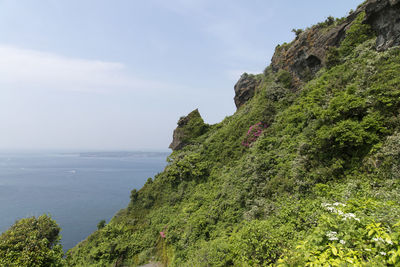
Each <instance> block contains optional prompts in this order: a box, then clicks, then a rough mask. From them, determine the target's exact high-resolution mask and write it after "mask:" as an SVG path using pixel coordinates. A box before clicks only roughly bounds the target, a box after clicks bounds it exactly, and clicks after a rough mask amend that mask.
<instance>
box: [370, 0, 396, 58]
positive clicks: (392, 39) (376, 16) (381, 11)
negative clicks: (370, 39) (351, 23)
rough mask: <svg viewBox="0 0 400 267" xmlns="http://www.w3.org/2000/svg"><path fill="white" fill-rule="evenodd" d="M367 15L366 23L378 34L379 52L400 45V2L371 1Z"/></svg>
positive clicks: (392, 0)
mask: <svg viewBox="0 0 400 267" xmlns="http://www.w3.org/2000/svg"><path fill="white" fill-rule="evenodd" d="M365 13H366V19H365V21H366V23H368V24H370V25H371V26H372V28H373V29H374V30H375V32H376V35H377V40H376V49H377V50H378V51H382V50H386V49H388V48H390V47H392V46H397V45H400V0H370V1H368V2H367V3H366V4H365Z"/></svg>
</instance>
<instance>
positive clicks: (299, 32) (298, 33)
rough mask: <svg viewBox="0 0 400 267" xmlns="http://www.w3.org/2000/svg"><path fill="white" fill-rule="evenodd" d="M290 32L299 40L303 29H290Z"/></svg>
mask: <svg viewBox="0 0 400 267" xmlns="http://www.w3.org/2000/svg"><path fill="white" fill-rule="evenodd" d="M292 32H293V33H294V34H296V39H297V38H299V36H300V34H302V33H303V32H304V30H303V29H292Z"/></svg>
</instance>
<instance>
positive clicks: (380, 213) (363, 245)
mask: <svg viewBox="0 0 400 267" xmlns="http://www.w3.org/2000/svg"><path fill="white" fill-rule="evenodd" d="M363 16H364V14H362V13H361V14H360V15H359V17H358V18H357V19H356V20H355V21H354V22H353V24H352V26H351V27H350V29H349V30H348V34H347V36H346V38H345V39H344V41H343V42H342V45H341V46H340V47H338V48H332V49H330V51H329V53H328V55H327V67H326V68H324V69H322V70H320V71H319V72H318V73H317V75H316V77H314V78H313V79H312V80H310V81H309V82H307V83H306V84H304V86H303V87H302V88H301V89H300V90H297V91H293V90H292V89H291V88H292V81H291V76H290V73H288V72H287V71H283V70H281V71H278V72H273V71H271V70H270V69H269V68H267V69H266V71H265V72H264V74H263V75H258V76H257V79H262V82H261V83H260V86H259V87H258V88H257V91H256V94H255V96H254V98H253V99H251V101H249V102H248V103H246V104H245V105H243V106H242V107H241V108H240V109H239V110H238V111H237V112H236V113H235V114H234V115H233V116H231V117H227V118H225V120H223V121H222V122H221V123H219V124H216V125H212V126H210V127H209V128H208V129H207V131H204V132H202V134H201V135H199V134H195V135H193V138H192V139H191V140H190V144H191V145H189V146H186V147H185V148H183V149H182V150H179V151H175V152H173V153H172V154H171V155H170V157H169V159H168V160H169V165H168V166H167V167H166V169H165V171H164V172H162V173H160V174H158V175H157V176H156V177H155V178H154V179H149V181H148V182H147V183H146V184H145V186H144V187H143V188H142V189H140V190H139V191H137V190H133V191H132V194H131V203H130V204H129V206H128V207H127V208H126V209H124V210H121V211H120V212H119V213H118V214H117V215H116V216H115V217H114V218H113V220H112V221H111V222H110V223H109V224H108V225H106V226H105V227H104V228H99V230H98V231H96V232H95V233H93V234H92V235H91V236H90V237H89V238H88V239H87V240H85V241H83V242H82V243H80V244H79V245H78V246H76V247H75V248H74V249H72V250H71V251H69V254H68V257H67V260H68V263H69V264H70V265H90V264H93V265H106V264H111V263H116V264H117V265H121V266H122V265H123V264H126V265H138V264H142V263H146V262H148V261H149V260H154V259H156V260H159V261H162V262H164V263H166V264H168V265H170V266H229V265H233V266H267V265H270V264H276V265H280V266H294V265H310V266H318V265H324V264H330V265H332V266H339V265H346V264H351V265H365V264H372V265H374V266H380V265H382V266H383V265H387V264H392V265H396V264H399V262H400V254H399V251H400V244H399V235H400V227H399V221H400V205H399V200H400V194H399V192H400V191H399V178H400V119H399V110H400V109H399V108H400V90H399V86H400V76H399V75H398V74H399V73H400V48H399V47H395V48H392V49H389V50H388V51H385V52H377V51H375V49H374V43H375V37H374V35H373V33H372V31H371V30H370V29H369V26H368V25H366V24H362V23H361V22H362V19H363ZM329 25H330V24H329V23H327V27H328V26H329ZM321 27H322V26H321ZM260 122H262V123H260ZM266 126H268V127H266ZM243 144H245V145H243ZM160 232H162V235H160Z"/></svg>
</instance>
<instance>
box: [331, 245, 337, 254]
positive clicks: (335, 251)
mask: <svg viewBox="0 0 400 267" xmlns="http://www.w3.org/2000/svg"><path fill="white" fill-rule="evenodd" d="M332 253H333V255H335V256H337V255H338V251H337V249H336V247H334V246H332Z"/></svg>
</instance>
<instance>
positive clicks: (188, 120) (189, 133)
mask: <svg viewBox="0 0 400 267" xmlns="http://www.w3.org/2000/svg"><path fill="white" fill-rule="evenodd" d="M207 129H208V125H207V124H205V123H204V120H203V118H202V117H201V115H200V113H199V110H198V109H195V110H193V111H192V112H190V113H189V114H188V115H187V116H184V117H181V118H180V119H179V121H178V127H176V129H175V130H174V133H173V139H172V143H171V144H170V145H169V148H171V149H172V150H174V151H175V150H180V149H182V148H183V147H185V146H186V145H188V144H190V142H191V141H192V140H193V139H194V138H196V137H199V136H200V135H202V134H204V133H205V132H206V131H207Z"/></svg>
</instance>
